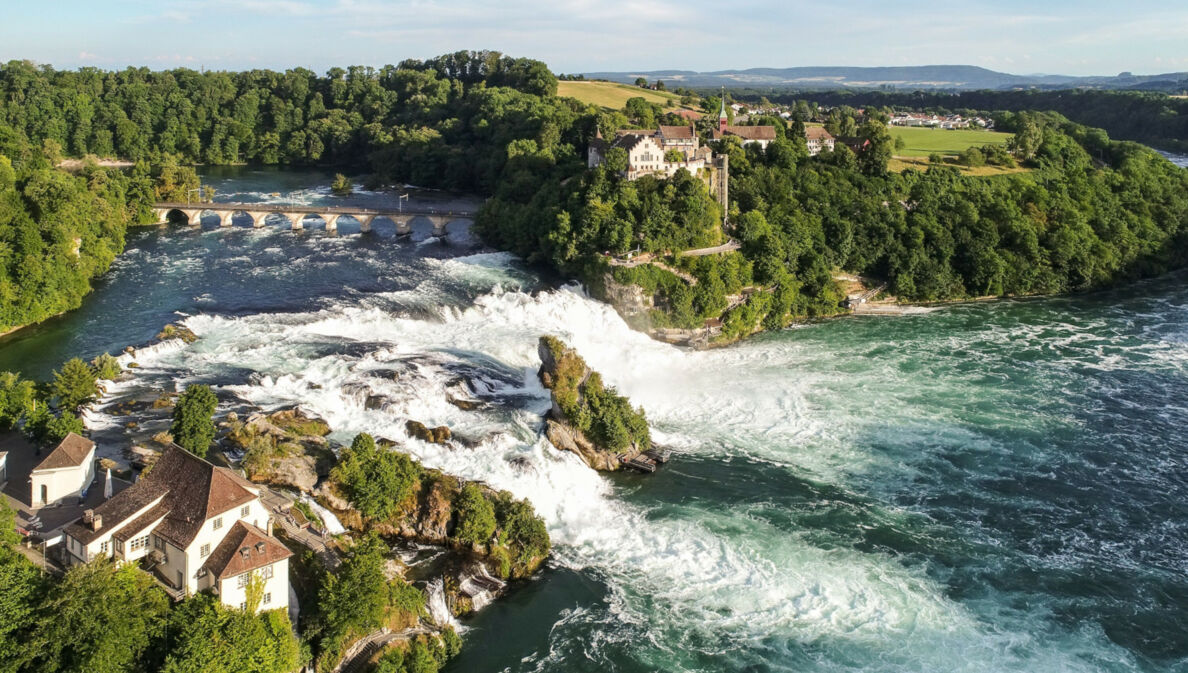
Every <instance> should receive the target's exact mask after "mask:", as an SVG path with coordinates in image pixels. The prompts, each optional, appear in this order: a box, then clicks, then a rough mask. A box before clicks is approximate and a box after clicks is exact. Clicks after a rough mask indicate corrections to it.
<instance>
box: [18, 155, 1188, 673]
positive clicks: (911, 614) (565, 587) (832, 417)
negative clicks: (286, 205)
mask: <svg viewBox="0 0 1188 673" xmlns="http://www.w3.org/2000/svg"><path fill="white" fill-rule="evenodd" d="M206 179H207V180H208V181H209V182H213V183H215V184H216V186H217V187H218V188H219V191H220V198H221V199H224V200H264V201H267V200H270V199H272V200H284V201H291V200H300V201H304V202H309V203H316V202H320V201H322V200H325V199H329V198H330V197H329V196H328V195H327V194H326V191H325V189H323V188H320V187H317V185H325V184H328V176H326V175H322V174H320V173H316V172H300V173H293V172H288V173H280V172H267V171H252V170H238V171H231V172H222V173H213V174H210V175H208V176H207V177H206ZM274 194H278V195H277V196H274ZM352 198H354V199H356V200H357V201H358V202H359V203H370V204H379V203H385V202H387V200H390V199H391V196H390V195H383V194H363V195H359V196H356V197H352ZM413 198H414V200H423V201H436V202H454V201H457V199H455V198H454V197H450V196H447V195H442V194H438V193H424V192H422V193H417V194H414V197H413ZM241 224H243V223H241ZM391 234H392V232H385V231H384V229H383V228H382V227H377V231H376V232H375V233H374V234H372V235H368V236H360V235H356V234H353V233H352V232H351V228H350V227H349V226H348V225H347V224H343V223H340V232H339V234H338V235H327V234H326V233H325V232H323V231H319V230H318V229H317V228H316V227H315V226H312V221H310V222H307V230H306V231H303V232H293V231H290V230H288V227H287V226H286V225H284V224H283V223H271V224H270V226H267V227H265V228H263V229H260V230H252V229H250V228H247V227H241V226H236V227H233V228H232V229H230V230H218V229H216V228H215V227H214V223H213V222H211V223H209V224H208V226H207V227H206V228H205V229H203V230H201V231H194V230H187V229H180V228H174V229H161V230H152V231H144V232H140V233H136V234H134V235H132V236H131V238H130V243H129V249H128V251H127V252H126V253H125V254H124V255H123V256H122V257H121V258H120V259H119V260H118V261H117V262H116V264H115V267H114V268H113V270H112V271H111V272H110V273H109V274H108V275H107V277H105V278H104V279H103V280H102V282H100V283H99V285H98V287H97V288H96V290H95V293H94V294H93V295H92V296H91V297H90V298H88V300H87V302H86V305H85V306H84V307H83V308H82V309H80V310H78V311H75V312H73V313H71V314H68V315H66V316H63V317H61V318H59V319H56V320H53V321H50V322H48V323H46V324H44V325H41V326H37V327H34V328H30V329H28V330H24V331H21V332H19V333H16V334H14V335H11V336H9V337H7V338H5V339H4V340H2V341H0V369H19V370H22V371H25V372H27V373H30V374H35V375H40V376H43V375H45V373H46V372H48V371H49V369H51V368H53V367H54V366H56V365H57V364H58V363H59V362H60V361H61V360H62V359H64V358H65V357H68V356H70V355H74V354H82V355H86V356H88V357H90V356H93V355H95V354H97V353H99V352H101V351H105V350H107V351H115V350H118V349H121V348H122V347H123V346H125V345H127V344H141V343H145V342H146V341H148V340H149V339H150V338H151V337H152V335H153V334H155V333H156V331H157V330H158V329H159V328H160V327H161V326H162V325H163V324H164V323H166V322H169V321H171V320H183V321H184V322H185V324H186V325H188V326H189V327H190V328H191V329H192V330H193V331H194V332H195V333H196V334H198V335H199V337H200V339H199V341H198V342H196V343H194V344H192V345H190V346H187V347H184V348H183V347H176V346H165V347H160V348H156V349H153V350H151V351H145V352H142V353H141V354H140V355H138V356H137V358H138V362H139V364H140V365H141V369H140V372H141V373H140V375H139V378H138V381H137V382H136V383H135V384H127V385H135V386H149V387H152V386H158V387H161V386H164V387H169V388H173V387H176V386H178V385H184V384H185V383H188V382H194V381H202V382H210V383H213V384H215V385H216V386H217V387H218V390H219V393H220V396H221V397H222V398H223V399H224V400H227V401H232V400H241V401H244V402H249V403H252V404H256V405H260V406H263V407H279V406H285V405H292V404H301V405H303V406H305V407H306V408H308V409H310V410H311V411H313V412H315V413H317V414H319V415H322V416H323V417H325V418H326V419H327V420H328V421H329V422H330V423H331V425H332V426H333V427H334V436H335V437H336V438H337V439H339V440H345V441H349V438H350V437H351V436H352V435H353V434H354V433H356V432H359V431H363V430H367V431H370V432H373V433H376V434H381V435H386V436H391V437H396V438H403V437H404V430H403V425H404V421H405V420H406V419H409V418H412V419H416V420H419V421H422V422H425V423H428V424H430V425H437V424H446V425H449V426H451V427H452V428H453V429H454V431H455V433H457V434H459V435H461V436H463V437H466V438H468V439H470V440H472V442H473V444H474V446H473V448H452V449H451V448H443V447H441V446H436V445H427V444H421V443H419V442H417V441H415V440H411V439H410V440H408V441H407V447H408V449H409V450H410V451H411V452H412V453H414V454H415V455H416V456H417V457H418V458H419V459H420V460H422V461H423V462H425V463H426V464H428V465H430V466H434V467H439V468H442V469H445V470H447V471H449V472H453V473H456V474H459V475H461V476H464V477H468V478H474V479H481V480H485V481H487V482H489V483H491V484H492V485H494V486H497V487H500V488H506V489H509V490H511V491H513V492H514V493H516V494H517V495H518V496H523V497H527V498H530V499H531V500H532V501H533V503H534V504H535V506H536V508H537V510H538V511H539V512H540V513H541V514H542V515H543V516H544V517H545V519H546V521H547V522H548V526H549V530H550V532H551V534H552V537H553V540H554V544H555V552H556V553H555V558H554V559H553V560H552V561H551V562H550V564H549V565H548V567H547V568H546V569H545V570H544V571H543V572H542V573H540V575H539V576H538V577H536V578H534V579H533V580H531V581H529V582H527V583H524V584H523V585H521V586H519V587H517V588H516V589H515V590H514V591H513V592H512V593H511V594H510V595H509V596H508V597H506V598H504V599H501V600H500V601H497V602H495V603H494V604H492V605H490V606H488V607H486V608H485V609H484V610H483V611H482V612H480V613H479V614H478V615H477V616H476V617H474V618H471V619H469V620H467V621H465V622H464V623H463V627H464V629H465V633H464V638H465V643H466V644H465V649H464V650H463V652H462V654H461V656H460V657H459V658H458V659H456V660H455V661H454V662H452V663H451V664H450V666H449V670H450V671H454V672H462V671H475V672H487V671H492V672H493V671H515V672H521V671H523V672H527V671H542V672H543V671H550V672H551V671H591V672H594V671H620V672H624V673H627V672H637V671H638V672H644V671H747V672H760V671H831V672H832V671H888V672H890V671H905V672H906V671H913V672H919V671H936V672H946V673H947V672H954V671H1020V672H1041V671H1070V672H1071V671H1188V439H1186V438H1185V434H1184V429H1185V426H1186V424H1188V287H1186V286H1185V279H1186V277H1185V276H1184V275H1173V276H1169V277H1165V278H1162V279H1158V280H1154V281H1149V282H1145V283H1141V284H1138V285H1135V286H1132V287H1129V288H1126V289H1120V290H1115V291H1110V292H1103V293H1096V294H1092V295H1085V296H1077V297H1070V298H1052V299H1038V300H1029V301H999V302H988V303H978V304H970V305H961V306H953V307H950V308H944V309H939V310H933V311H930V312H926V313H920V314H917V315H910V316H905V317H897V318H875V317H870V318H844V319H836V320H829V321H825V322H819V323H812V324H807V325H801V326H798V327H796V328H793V329H788V330H785V331H781V332H779V333H774V334H767V335H764V336H760V337H758V338H754V339H751V340H749V341H746V342H744V343H742V344H739V345H735V346H732V347H729V348H723V349H719V350H712V351H706V352H690V351H685V350H679V349H677V348H673V347H670V346H666V345H663V344H660V343H656V342H654V341H651V340H649V339H648V338H647V337H645V336H644V335H641V334H639V333H636V332H633V331H631V330H629V329H628V328H627V327H626V326H625V325H624V324H623V322H622V321H621V320H620V319H619V318H618V316H617V315H616V314H615V313H614V311H613V310H611V309H610V308H608V307H607V306H605V305H602V304H600V303H598V302H595V301H592V300H590V299H589V298H587V297H586V296H584V295H583V294H582V293H581V291H580V290H579V289H578V288H576V287H572V286H562V285H559V284H557V283H556V282H554V281H551V280H548V279H545V278H542V277H541V276H540V275H539V274H537V273H535V272H533V271H531V270H529V269H527V268H525V267H523V266H522V265H521V264H519V263H518V262H517V261H516V260H515V259H513V258H512V257H510V256H508V255H504V254H499V253H491V252H489V251H483V250H481V249H478V248H477V245H476V243H475V242H474V241H472V240H471V239H470V238H468V237H467V236H466V234H465V232H464V231H462V230H457V229H455V230H453V231H452V233H451V238H450V240H449V242H447V243H445V244H442V243H438V242H436V241H433V240H432V239H429V238H428V236H427V234H428V224H427V223H425V224H424V226H422V227H419V228H418V229H417V231H416V232H415V233H414V236H413V237H412V239H411V240H398V239H396V238H394V237H393V236H392V235H391ZM546 333H548V334H556V335H558V336H560V337H562V338H564V339H565V340H567V341H568V342H570V343H571V344H572V345H574V346H576V347H577V348H578V350H579V351H580V352H581V353H582V354H583V355H584V356H585V357H586V358H587V360H588V361H589V362H590V363H591V365H592V366H594V367H595V368H596V369H598V370H600V371H601V372H602V373H603V375H604V377H605V378H606V379H607V380H608V381H609V382H610V383H612V384H614V385H615V386H617V387H618V388H619V390H620V391H622V392H623V393H625V394H627V395H629V396H630V397H631V399H632V400H633V401H634V402H635V403H637V404H640V405H642V406H643V407H644V408H645V410H646V411H647V414H648V417H649V419H650V420H651V421H652V423H653V425H654V427H655V429H656V433H655V434H656V435H657V438H658V439H659V441H660V442H661V443H663V444H664V445H666V446H669V447H671V448H673V449H674V450H675V451H676V457H675V459H674V461H673V463H671V464H670V465H669V466H667V467H665V468H664V469H662V470H661V471H660V472H658V473H657V474H655V475H653V476H649V477H643V476H636V475H613V476H606V475H600V474H596V473H594V472H592V471H590V470H588V469H587V468H585V467H584V466H583V465H582V464H581V463H580V462H579V461H578V460H577V459H576V458H575V457H573V456H571V455H568V454H562V453H559V452H557V451H556V450H555V449H553V448H552V447H550V446H549V445H548V443H547V441H545V440H544V439H543V438H542V437H541V426H542V414H543V413H544V411H545V410H546V409H547V407H548V397H547V395H546V392H545V391H544V390H543V389H542V388H541V387H540V385H539V383H538V382H537V381H536V379H535V371H536V368H537V366H538V365H539V360H538V359H537V356H536V340H537V338H538V336H539V335H541V334H546ZM393 373H395V374H396V375H395V376H393ZM460 388H465V389H466V392H468V393H469V394H471V395H473V396H475V397H477V398H479V399H481V400H483V401H485V402H486V403H487V404H486V405H485V406H484V407H483V408H480V409H477V410H473V411H463V410H460V409H458V408H456V407H454V406H452V405H451V404H449V403H448V402H447V400H446V397H447V393H449V392H450V391H456V390H458V389H460ZM371 395H383V396H384V397H385V398H386V399H387V402H386V403H385V404H384V405H383V407H382V408H379V409H368V408H367V405H365V400H366V399H367V397H368V396H371ZM90 423H91V424H92V425H93V427H94V428H95V429H96V431H97V432H99V433H102V432H108V433H113V432H115V433H118V432H119V429H118V426H117V425H116V424H115V423H114V421H113V420H112V419H110V418H107V417H106V416H105V415H104V414H103V413H101V412H100V413H96V414H94V415H93V416H92V417H91V418H90Z"/></svg>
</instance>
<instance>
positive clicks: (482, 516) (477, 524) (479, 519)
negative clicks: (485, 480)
mask: <svg viewBox="0 0 1188 673" xmlns="http://www.w3.org/2000/svg"><path fill="white" fill-rule="evenodd" d="M454 510H455V511H456V512H457V514H458V525H457V527H456V528H454V538H455V539H456V540H458V542H461V543H462V544H468V545H484V544H487V543H488V542H490V540H491V536H492V535H494V534H495V526H496V523H495V507H494V505H492V504H491V502H490V501H489V500H487V498H486V496H484V495H483V490H482V489H481V488H479V486H478V484H474V483H470V484H466V485H465V486H463V487H462V491H461V492H460V493H459V494H458V497H457V498H456V499H455V501H454Z"/></svg>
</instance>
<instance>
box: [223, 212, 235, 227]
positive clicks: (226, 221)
mask: <svg viewBox="0 0 1188 673" xmlns="http://www.w3.org/2000/svg"><path fill="white" fill-rule="evenodd" d="M232 217H235V211H234V210H228V211H227V212H225V213H220V214H219V226H220V227H229V226H231V218H232Z"/></svg>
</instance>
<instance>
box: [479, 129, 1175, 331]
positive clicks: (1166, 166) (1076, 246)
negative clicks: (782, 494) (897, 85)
mask: <svg viewBox="0 0 1188 673" xmlns="http://www.w3.org/2000/svg"><path fill="white" fill-rule="evenodd" d="M998 122H999V127H1000V128H1001V129H1002V130H1006V131H1011V132H1014V133H1015V138H1014V140H1013V142H1012V143H1011V150H1012V153H1013V156H1012V157H1007V158H1006V159H1007V160H1009V161H1011V162H1012V163H1013V162H1014V161H1016V160H1018V161H1019V162H1021V163H1022V165H1023V166H1025V167H1027V168H1029V169H1030V170H1029V171H1028V172H1025V173H1020V174H1013V175H1003V176H996V177H992V178H977V177H964V176H962V175H960V174H959V173H958V171H957V170H956V169H954V168H952V167H949V166H944V165H937V166H935V167H931V168H929V169H928V170H926V171H923V172H921V171H916V170H908V171H906V172H904V173H902V174H894V173H889V172H887V170H886V165H887V159H888V158H889V157H890V154H891V148H890V138H889V136H888V134H887V132H886V129H885V128H884V127H883V126H882V125H881V124H880V123H878V122H877V121H869V122H867V123H865V124H863V125H861V126H858V127H857V133H858V134H859V136H860V137H863V138H864V139H866V140H869V141H870V143H871V144H870V146H869V147H868V149H866V150H865V151H862V152H860V153H859V154H858V155H855V154H854V153H853V152H851V151H850V150H849V149H848V148H846V147H844V146H842V145H840V144H839V146H838V149H837V150H836V151H833V152H823V153H822V154H820V155H818V156H816V157H812V158H810V157H808V156H807V152H806V151H805V148H804V141H803V139H802V138H801V137H800V136H799V134H798V133H796V132H790V131H791V128H792V127H789V129H785V128H784V127H783V124H784V122H782V121H780V120H778V119H773V120H770V123H774V124H778V125H780V127H779V131H780V133H779V134H778V135H779V136H780V137H779V138H778V139H777V140H776V141H775V142H773V143H771V144H770V145H769V146H768V148H767V149H766V151H764V150H761V149H759V148H758V147H756V146H751V147H747V148H743V147H741V146H739V145H738V144H737V142H736V141H734V140H732V139H727V140H726V141H722V142H719V143H717V145H716V149H717V150H718V151H720V152H724V153H727V154H728V155H729V156H730V172H731V188H730V192H731V199H732V204H733V205H732V206H731V212H730V213H729V219H730V222H731V226H730V231H731V233H732V234H733V235H734V236H735V237H736V238H737V239H738V240H739V241H740V242H741V243H742V249H741V250H740V251H739V252H737V253H731V254H725V255H718V256H713V257H699V258H674V257H669V258H668V259H667V262H668V264H669V265H671V266H677V267H680V270H683V271H684V272H686V273H687V274H688V275H691V276H692V277H693V278H694V279H695V280H696V282H695V283H694V282H691V281H689V280H688V279H682V278H681V277H680V276H678V275H676V274H674V273H671V272H669V271H666V270H663V269H660V268H657V267H655V266H637V267H634V268H630V269H628V268H622V267H618V268H613V269H610V268H609V267H607V266H606V263H605V261H603V260H604V258H603V257H602V256H601V253H603V252H610V253H615V254H621V253H625V252H628V251H630V250H634V249H638V250H642V251H648V252H656V253H659V254H667V253H671V252H674V251H678V250H682V249H687V248H691V247H696V246H698V245H704V244H712V243H713V242H715V238H714V232H715V230H716V220H715V218H716V215H712V214H710V213H712V212H713V210H714V203H713V201H712V199H711V198H710V196H709V194H708V191H707V190H706V189H705V187H704V184H703V183H702V182H701V181H700V180H695V179H693V178H692V177H691V176H688V175H684V174H681V173H678V175H677V176H675V177H674V178H672V179H670V180H657V179H654V178H651V177H645V178H642V179H639V180H636V181H627V180H625V179H623V178H620V177H619V175H618V169H619V168H621V166H618V165H616V162H621V161H623V158H622V157H616V156H609V157H608V160H607V162H606V163H605V164H604V165H603V166H601V167H599V168H597V169H595V170H592V171H589V172H587V173H586V174H585V175H583V176H581V177H580V179H576V180H571V181H569V182H567V183H565V184H563V185H562V184H560V183H559V181H558V180H556V179H552V180H546V179H542V180H540V181H539V184H541V185H542V186H541V187H540V189H539V190H538V191H537V192H535V193H533V194H531V195H530V196H528V197H526V198H525V197H524V196H523V193H522V192H518V191H512V190H508V189H501V190H500V191H499V192H498V193H497V195H496V198H495V199H494V200H493V201H492V202H491V203H490V204H489V205H488V207H487V209H486V211H485V213H486V217H484V218H482V219H481V221H480V223H479V224H480V230H481V231H482V233H483V234H484V235H485V236H487V237H488V238H489V239H490V240H492V241H494V242H495V243H496V244H497V245H500V246H504V247H508V248H511V249H513V250H515V251H517V252H518V253H520V254H522V255H525V256H526V257H528V258H529V259H538V260H541V261H546V262H548V263H550V264H552V265H554V266H556V267H557V268H559V269H561V270H563V271H567V272H569V273H574V274H577V275H580V276H582V277H584V278H586V279H587V280H588V281H589V282H590V283H591V284H592V285H593V286H595V287H596V286H597V285H598V279H599V278H600V277H605V274H606V273H608V272H609V273H610V275H611V276H612V277H613V278H615V279H616V280H618V281H620V282H629V283H634V284H637V285H641V286H643V287H644V288H645V289H646V290H648V291H649V292H654V293H656V294H657V296H658V299H659V302H658V309H657V310H655V311H653V312H652V315H651V324H652V325H653V326H655V325H659V326H669V325H673V326H680V327H696V326H699V325H700V324H701V323H702V322H703V321H704V320H706V319H709V318H716V317H718V316H720V315H721V316H722V317H723V318H724V321H725V330H726V334H727V336H728V337H731V336H741V335H745V334H748V333H750V332H751V331H753V330H754V329H756V328H757V327H760V326H765V327H768V328H770V327H777V326H780V325H783V324H784V323H785V322H786V321H787V320H788V319H789V318H791V317H797V316H813V315H823V314H828V313H831V312H836V311H838V310H840V309H839V302H840V300H841V299H842V297H841V295H840V291H839V289H838V287H837V286H836V284H835V283H834V281H833V272H834V271H835V270H839V269H842V270H849V271H856V272H859V273H862V274H866V275H869V276H872V277H875V278H881V279H885V280H886V281H887V282H888V290H889V291H890V292H892V293H893V294H895V295H896V296H898V297H900V298H901V299H905V300H911V301H935V300H947V299H961V298H969V297H979V296H992V295H993V296H1003V295H1026V294H1039V293H1055V292H1067V291H1076V290H1085V289H1090V288H1095V287H1101V286H1104V285H1107V284H1109V283H1112V282H1116V281H1118V280H1120V279H1126V278H1138V277H1142V276H1148V275H1152V274H1156V273H1160V272H1163V271H1165V270H1167V269H1171V268H1176V267H1180V266H1183V265H1184V264H1185V263H1186V262H1188V257H1186V254H1188V171H1184V170H1183V169H1180V168H1177V167H1175V166H1174V165H1172V164H1171V163H1170V162H1168V161H1166V160H1164V159H1163V158H1161V157H1159V156H1158V155H1157V154H1156V153H1154V152H1152V151H1151V150H1149V149H1147V148H1145V147H1142V146H1140V145H1137V144H1134V143H1126V142H1114V141H1111V140H1110V139H1109V137H1108V136H1107V135H1106V134H1105V133H1104V132H1103V131H1101V130H1098V129H1090V128H1086V127H1083V126H1080V125H1077V124H1073V123H1071V122H1069V121H1068V120H1066V119H1064V118H1063V117H1062V116H1060V115H1058V114H1035V113H1021V114H1012V113H1005V114H1002V115H1000V116H999V118H998ZM792 126H793V127H794V126H796V123H795V122H793V124H792ZM998 154H1002V152H1001V150H994V149H991V148H987V150H986V151H985V155H987V156H997V155H998ZM723 310H726V312H725V314H724V315H723Z"/></svg>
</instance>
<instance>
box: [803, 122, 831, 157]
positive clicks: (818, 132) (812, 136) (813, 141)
mask: <svg viewBox="0 0 1188 673" xmlns="http://www.w3.org/2000/svg"><path fill="white" fill-rule="evenodd" d="M804 142H805V144H806V145H807V146H808V153H809V156H810V157H815V156H817V155H818V154H820V153H821V152H832V151H833V145H834V142H835V140H834V137H833V134H831V133H830V132H829V131H826V130H825V128H824V127H821V126H806V127H805V129H804Z"/></svg>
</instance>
